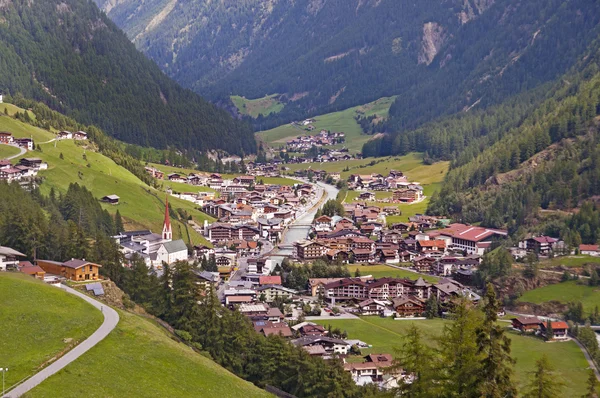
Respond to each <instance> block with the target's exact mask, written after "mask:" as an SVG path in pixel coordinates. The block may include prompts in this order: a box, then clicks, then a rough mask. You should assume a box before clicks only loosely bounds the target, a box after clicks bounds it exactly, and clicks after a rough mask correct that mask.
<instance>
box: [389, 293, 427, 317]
mask: <svg viewBox="0 0 600 398" xmlns="http://www.w3.org/2000/svg"><path fill="white" fill-rule="evenodd" d="M392 307H393V308H394V310H395V311H396V313H397V314H398V315H399V316H401V317H414V316H420V315H421V314H422V313H423V312H424V311H425V303H424V302H423V301H422V300H419V299H417V298H413V297H406V296H404V297H398V298H395V299H393V300H392Z"/></svg>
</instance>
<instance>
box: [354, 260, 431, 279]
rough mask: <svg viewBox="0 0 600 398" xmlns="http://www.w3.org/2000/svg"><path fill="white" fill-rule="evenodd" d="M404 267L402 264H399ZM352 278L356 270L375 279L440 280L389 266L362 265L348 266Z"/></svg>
mask: <svg viewBox="0 0 600 398" xmlns="http://www.w3.org/2000/svg"><path fill="white" fill-rule="evenodd" d="M399 265H402V264H399ZM346 267H347V268H348V271H349V272H350V274H351V275H352V276H354V274H355V272H356V270H359V272H360V274H361V276H366V275H372V276H373V278H375V279H377V278H409V279H418V278H419V277H422V278H423V279H425V280H426V281H428V282H437V281H438V280H439V278H437V277H435V276H431V275H423V274H419V273H416V272H411V271H406V270H403V269H398V268H393V267H390V266H388V265H384V264H379V265H362V264H348V265H347V266H346Z"/></svg>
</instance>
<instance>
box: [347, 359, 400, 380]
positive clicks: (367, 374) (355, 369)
mask: <svg viewBox="0 0 600 398" xmlns="http://www.w3.org/2000/svg"><path fill="white" fill-rule="evenodd" d="M393 362H394V360H393V358H392V356H391V355H390V354H369V355H367V356H366V357H365V361H364V362H353V363H345V364H344V370H345V371H346V372H349V373H350V374H351V375H352V379H353V380H354V382H355V383H357V384H364V383H369V382H371V383H381V382H383V380H384V376H385V374H386V373H389V368H390V367H392V365H393Z"/></svg>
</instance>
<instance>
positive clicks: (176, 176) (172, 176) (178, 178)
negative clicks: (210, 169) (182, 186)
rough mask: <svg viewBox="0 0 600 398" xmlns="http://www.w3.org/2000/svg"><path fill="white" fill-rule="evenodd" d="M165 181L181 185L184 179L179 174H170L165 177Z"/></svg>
mask: <svg viewBox="0 0 600 398" xmlns="http://www.w3.org/2000/svg"><path fill="white" fill-rule="evenodd" d="M167 179H168V180H169V181H173V182H181V183H184V182H185V178H184V177H183V176H182V175H181V174H179V173H170V174H168V175H167Z"/></svg>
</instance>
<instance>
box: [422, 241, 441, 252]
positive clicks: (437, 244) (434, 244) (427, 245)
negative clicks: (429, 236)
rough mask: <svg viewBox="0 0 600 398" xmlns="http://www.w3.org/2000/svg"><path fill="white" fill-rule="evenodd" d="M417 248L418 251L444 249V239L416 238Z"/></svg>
mask: <svg viewBox="0 0 600 398" xmlns="http://www.w3.org/2000/svg"><path fill="white" fill-rule="evenodd" d="M417 249H418V250H419V251H420V252H424V251H439V252H444V251H445V250H446V241H444V240H419V239H417Z"/></svg>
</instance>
